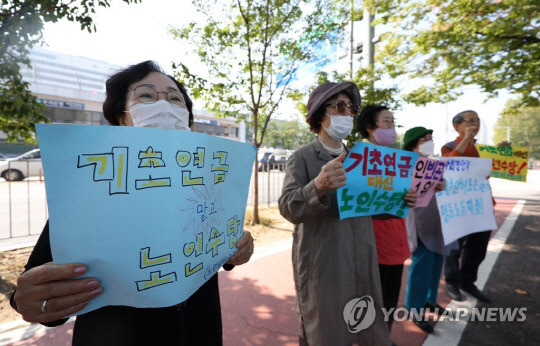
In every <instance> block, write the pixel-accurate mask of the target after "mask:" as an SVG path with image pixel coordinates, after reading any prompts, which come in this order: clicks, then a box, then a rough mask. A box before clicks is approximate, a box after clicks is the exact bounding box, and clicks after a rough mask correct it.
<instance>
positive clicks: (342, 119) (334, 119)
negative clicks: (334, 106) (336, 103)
mask: <svg viewBox="0 0 540 346" xmlns="http://www.w3.org/2000/svg"><path fill="white" fill-rule="evenodd" d="M328 116H329V117H330V126H328V127H325V128H324V130H325V131H326V133H328V135H329V136H330V137H332V139H333V140H335V141H337V142H339V141H341V140H342V139H343V138H345V137H347V136H348V135H350V134H351V132H352V129H353V120H354V119H353V117H351V116H348V115H328Z"/></svg>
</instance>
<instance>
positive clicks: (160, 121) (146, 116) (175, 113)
mask: <svg viewBox="0 0 540 346" xmlns="http://www.w3.org/2000/svg"><path fill="white" fill-rule="evenodd" d="M129 113H130V114H131V118H132V119H133V126H138V127H153V128H157V129H165V130H180V131H191V129H190V128H189V112H188V110H187V109H186V108H183V107H175V106H173V105H171V104H170V103H169V101H165V100H159V101H156V102H154V103H137V104H136V105H134V106H131V107H129Z"/></svg>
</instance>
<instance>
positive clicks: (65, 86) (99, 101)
mask: <svg viewBox="0 0 540 346" xmlns="http://www.w3.org/2000/svg"><path fill="white" fill-rule="evenodd" d="M29 57H30V60H31V67H28V66H21V74H22V75H23V79H24V80H25V81H26V82H28V83H30V91H31V92H32V93H33V94H34V96H36V97H37V98H38V101H39V102H41V103H43V104H44V105H45V107H46V115H47V117H48V118H49V119H50V120H51V121H52V122H53V123H71V124H91V125H107V124H108V122H107V120H105V118H104V117H103V111H102V107H103V101H104V100H105V81H106V80H107V78H108V77H109V76H110V75H111V74H113V73H114V72H116V71H117V70H119V69H120V66H117V65H113V64H109V63H107V62H104V61H99V60H94V59H90V58H86V57H82V56H73V55H68V54H62V53H57V52H53V51H50V50H47V49H44V48H42V47H38V46H36V47H34V48H33V49H32V50H31V51H30V56H29ZM194 116H195V118H196V119H195V125H196V126H195V131H197V132H203V133H207V134H210V135H214V136H219V137H225V138H229V139H232V140H237V141H243V142H244V141H245V140H246V136H245V132H246V131H245V126H244V124H243V123H237V122H236V120H235V119H221V118H219V119H218V118H215V117H213V116H212V114H210V113H209V112H207V111H204V110H194ZM5 140H6V136H5V134H3V133H1V132H0V148H1V149H0V151H1V152H5V153H9V152H10V151H11V153H21V152H25V151H27V150H30V149H31V148H32V147H31V146H26V145H9V144H6V143H5Z"/></svg>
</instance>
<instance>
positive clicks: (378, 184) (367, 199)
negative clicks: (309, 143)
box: [337, 142, 419, 220]
mask: <svg viewBox="0 0 540 346" xmlns="http://www.w3.org/2000/svg"><path fill="white" fill-rule="evenodd" d="M418 156H419V154H417V153H413V152H410V151H405V150H397V149H393V148H388V147H383V146H379V145H374V144H370V143H364V142H359V143H356V144H355V146H354V147H353V148H352V150H351V152H350V153H349V155H348V156H347V158H346V159H345V160H344V161H343V167H344V168H345V172H346V175H347V185H345V186H344V187H342V188H340V189H338V190H337V199H338V206H339V215H340V218H341V219H342V220H343V219H346V218H349V217H356V216H365V215H377V214H383V213H388V214H392V215H397V216H399V217H405V216H406V215H407V213H408V211H409V207H408V206H407V203H406V202H405V201H404V200H403V197H404V196H405V194H406V193H407V190H408V189H409V188H410V186H411V172H412V167H413V166H414V164H415V162H416V159H417V158H418Z"/></svg>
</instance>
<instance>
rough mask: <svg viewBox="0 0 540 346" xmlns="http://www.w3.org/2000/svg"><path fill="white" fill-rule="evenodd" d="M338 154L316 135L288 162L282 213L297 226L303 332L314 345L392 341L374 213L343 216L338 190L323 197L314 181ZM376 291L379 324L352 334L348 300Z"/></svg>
mask: <svg viewBox="0 0 540 346" xmlns="http://www.w3.org/2000/svg"><path fill="white" fill-rule="evenodd" d="M332 159H333V157H332V156H331V155H330V154H329V153H328V152H327V151H326V150H324V149H323V147H322V145H321V143H320V142H319V141H318V140H317V139H315V140H314V141H313V142H311V143H310V144H308V145H306V146H305V147H303V148H301V149H299V150H297V151H296V152H295V153H294V154H293V155H292V156H291V157H290V158H289V160H288V161H287V164H286V174H285V182H284V185H283V193H282V195H281V197H280V198H279V209H280V212H281V215H283V217H285V218H286V219H287V220H289V221H290V222H292V223H293V224H294V225H295V228H294V235H293V270H294V281H295V287H296V310H297V312H298V315H299V318H300V335H301V336H303V338H304V339H305V340H307V342H308V344H309V345H324V346H327V345H332V346H333V345H337V346H339V345H351V344H353V343H358V344H360V345H385V346H386V345H388V344H389V336H388V329H387V327H386V323H385V322H384V315H383V313H382V310H381V306H382V294H381V284H380V278H379V268H378V265H377V251H376V247H375V238H374V234H373V225H372V222H371V218H370V217H356V218H349V219H345V220H340V219H339V214H338V208H337V198H336V192H335V191H333V192H330V193H328V194H326V195H325V196H323V197H322V198H321V199H319V198H318V197H317V192H316V190H315V185H314V183H313V179H314V178H315V177H316V176H317V175H318V174H319V172H320V171H321V168H322V166H323V165H325V164H326V163H327V162H328V161H330V160H332ZM365 295H370V296H371V297H372V298H373V300H374V302H375V311H376V314H377V315H376V318H375V322H374V323H373V324H372V325H371V326H370V327H369V328H367V329H365V330H362V331H360V332H358V333H351V332H349V330H348V328H347V324H346V323H345V320H344V317H343V309H344V307H345V305H346V304H347V302H348V301H350V300H351V299H354V298H360V297H363V296H365Z"/></svg>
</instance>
